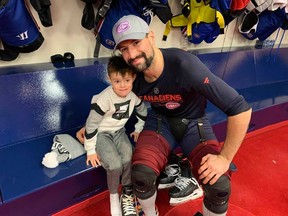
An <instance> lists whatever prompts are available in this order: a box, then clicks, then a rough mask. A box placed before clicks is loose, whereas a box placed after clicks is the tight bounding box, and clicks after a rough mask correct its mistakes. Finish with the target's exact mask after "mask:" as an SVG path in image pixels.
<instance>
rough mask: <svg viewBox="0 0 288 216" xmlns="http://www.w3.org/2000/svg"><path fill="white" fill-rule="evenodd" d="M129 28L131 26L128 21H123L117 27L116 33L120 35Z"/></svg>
mask: <svg viewBox="0 0 288 216" xmlns="http://www.w3.org/2000/svg"><path fill="white" fill-rule="evenodd" d="M130 27H131V26H130V23H129V21H123V22H121V23H120V24H119V25H118V26H117V29H116V32H117V33H119V34H120V33H122V32H125V31H127V30H128V29H130Z"/></svg>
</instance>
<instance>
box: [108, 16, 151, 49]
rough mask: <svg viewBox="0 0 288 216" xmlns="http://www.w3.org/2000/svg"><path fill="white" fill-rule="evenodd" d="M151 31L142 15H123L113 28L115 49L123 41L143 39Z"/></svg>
mask: <svg viewBox="0 0 288 216" xmlns="http://www.w3.org/2000/svg"><path fill="white" fill-rule="evenodd" d="M149 31H150V28H149V26H148V24H147V23H146V22H145V21H144V20H143V19H141V18H140V17H138V16H135V15H127V16H123V17H122V18H120V19H119V20H118V21H117V22H116V23H115V25H114V26H113V29H112V34H113V38H114V41H115V47H114V50H115V49H117V46H118V45H119V43H121V42H122V41H125V40H140V39H143V38H144V37H145V36H146V34H147V33H149Z"/></svg>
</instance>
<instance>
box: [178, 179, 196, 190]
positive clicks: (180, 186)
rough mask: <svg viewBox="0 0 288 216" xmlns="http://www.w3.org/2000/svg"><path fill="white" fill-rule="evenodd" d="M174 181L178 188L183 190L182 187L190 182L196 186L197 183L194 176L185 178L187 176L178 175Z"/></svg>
mask: <svg viewBox="0 0 288 216" xmlns="http://www.w3.org/2000/svg"><path fill="white" fill-rule="evenodd" d="M174 183H175V186H176V187H177V188H179V189H180V190H183V189H184V188H186V187H187V186H189V184H190V183H192V184H194V185H195V186H196V187H198V186H197V185H198V184H197V181H196V179H195V178H187V177H182V176H179V177H178V178H176V179H175V181H174Z"/></svg>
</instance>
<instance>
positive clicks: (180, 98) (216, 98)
mask: <svg viewBox="0 0 288 216" xmlns="http://www.w3.org/2000/svg"><path fill="white" fill-rule="evenodd" d="M161 51H162V53H163V57H164V69H163V72H162V74H161V76H160V77H159V78H158V79H157V80H156V81H154V82H152V83H147V82H146V81H145V80H144V75H143V73H139V74H137V78H136V80H135V81H134V85H133V91H134V92H135V94H136V95H137V96H138V97H140V99H142V100H143V101H148V102H150V103H151V107H152V109H153V110H155V111H156V112H159V113H161V114H164V115H167V116H171V117H172V116H173V117H180V118H188V119H196V118H199V117H202V116H203V115H204V114H205V108H206V104H207V100H209V101H211V102H212V103H213V104H214V105H216V106H217V107H218V108H219V109H221V110H222V111H223V112H224V113H226V114H227V115H228V116H232V115H236V114H238V113H241V112H243V111H246V110H248V109H249V108H250V106H249V105H248V104H247V102H246V101H245V100H244V98H243V97H242V96H241V95H239V94H238V92H237V91H235V90H234V89H233V88H231V87H230V86H229V85H227V84H226V83H225V82H224V81H223V80H222V79H220V78H219V77H217V76H215V75H214V74H213V73H212V72H211V71H210V70H209V69H208V68H207V67H206V66H205V65H204V64H203V63H202V62H201V61H200V60H199V59H198V57H196V56H195V55H193V54H191V53H189V52H186V51H184V50H181V49H176V48H170V49H161Z"/></svg>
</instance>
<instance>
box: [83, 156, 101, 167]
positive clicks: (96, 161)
mask: <svg viewBox="0 0 288 216" xmlns="http://www.w3.org/2000/svg"><path fill="white" fill-rule="evenodd" d="M86 164H87V165H89V164H91V166H92V167H98V166H100V165H101V163H100V158H99V157H98V155H97V154H91V155H87V160H86Z"/></svg>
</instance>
